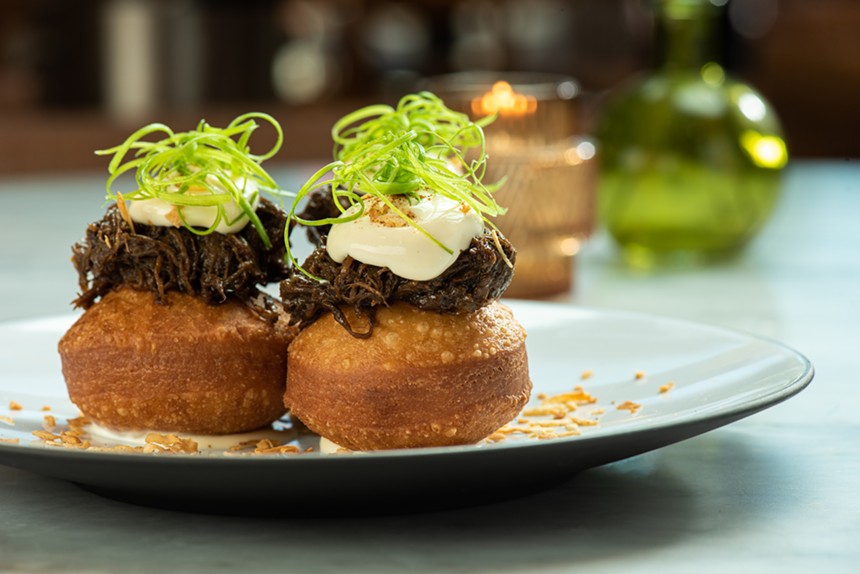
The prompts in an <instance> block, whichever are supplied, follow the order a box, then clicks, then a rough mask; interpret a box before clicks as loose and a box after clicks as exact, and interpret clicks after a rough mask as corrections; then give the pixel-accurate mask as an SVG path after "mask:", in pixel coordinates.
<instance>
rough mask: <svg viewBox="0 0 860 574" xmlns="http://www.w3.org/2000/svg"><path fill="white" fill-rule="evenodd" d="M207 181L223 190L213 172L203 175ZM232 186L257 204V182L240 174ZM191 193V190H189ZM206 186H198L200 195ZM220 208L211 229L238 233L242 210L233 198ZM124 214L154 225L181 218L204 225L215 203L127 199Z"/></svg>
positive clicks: (213, 215)
mask: <svg viewBox="0 0 860 574" xmlns="http://www.w3.org/2000/svg"><path fill="white" fill-rule="evenodd" d="M207 183H209V185H210V186H211V187H212V188H213V189H214V190H216V192H218V193H220V192H223V193H227V190H225V189H224V187H223V185H221V183H220V182H219V181H218V180H217V179H216V178H215V177H213V176H209V177H208V178H207ZM235 183H236V187H238V188H239V189H240V190H243V192H244V195H245V198H246V199H247V200H248V202H249V203H250V204H251V207H252V208H253V209H257V206H258V205H259V204H260V194H259V193H258V191H259V190H258V188H257V184H256V183H254V181H252V180H250V179H245V178H243V177H240V178H237V179H236V180H235ZM189 193H193V192H189ZM208 193H209V191H208V190H201V191H200V192H199V194H200V195H203V194H208ZM221 207H222V208H223V209H224V215H223V216H222V218H221V221H219V222H218V226H217V227H216V228H215V231H217V232H218V233H223V234H230V233H238V232H240V231H242V229H243V228H244V227H245V226H246V225H247V224H248V216H246V215H245V214H244V212H243V211H242V208H241V207H239V205H238V204H237V203H236V202H234V201H228V202H227V203H223V204H221ZM180 209H181V210H182V218H180V217H179V210H180ZM128 214H129V216H130V217H131V219H132V221H134V222H135V223H140V224H143V225H154V226H157V227H181V226H182V219H184V220H185V222H186V223H187V224H188V225H190V226H192V227H201V228H204V229H208V228H210V227H212V224H213V223H215V219H216V218H217V217H218V207H216V206H197V205H186V206H181V207H180V206H176V205H173V204H172V203H169V202H167V201H164V200H163V199H157V198H153V199H141V200H135V201H129V202H128Z"/></svg>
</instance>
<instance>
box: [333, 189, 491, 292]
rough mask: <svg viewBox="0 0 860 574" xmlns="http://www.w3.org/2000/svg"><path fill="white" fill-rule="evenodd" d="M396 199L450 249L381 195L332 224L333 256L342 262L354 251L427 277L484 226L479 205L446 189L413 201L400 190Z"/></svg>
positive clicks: (405, 273)
mask: <svg viewBox="0 0 860 574" xmlns="http://www.w3.org/2000/svg"><path fill="white" fill-rule="evenodd" d="M392 200H393V201H394V203H395V206H396V207H397V208H398V209H399V210H401V211H402V212H404V213H406V214H407V215H408V216H409V217H410V219H412V220H413V221H414V222H415V223H417V224H418V225H420V226H421V227H422V228H423V229H424V230H425V231H426V232H427V233H428V234H430V235H431V236H432V237H435V238H436V239H437V240H438V241H439V242H440V243H442V244H443V245H444V246H445V247H447V248H448V249H450V250H451V251H452V253H448V252H447V251H446V250H444V249H442V248H441V247H439V245H437V244H436V243H434V242H433V241H432V240H431V239H430V238H429V237H427V236H426V235H424V234H423V233H421V232H420V231H419V230H418V229H415V228H414V227H412V226H411V225H409V224H408V223H406V222H405V221H403V219H402V218H401V217H400V216H399V215H397V214H396V213H394V212H393V211H391V210H390V208H388V206H386V205H385V204H384V203H383V202H382V201H381V200H379V199H377V198H374V197H369V198H365V200H364V204H365V213H364V215H362V216H361V217H359V218H358V219H355V220H353V221H347V222H344V223H336V224H334V225H332V227H331V231H330V232H329V234H328V241H327V244H326V249H327V250H328V254H329V256H330V257H331V258H332V259H334V260H335V261H337V262H338V263H341V262H343V260H344V259H346V258H347V256H350V257H352V258H353V259H355V260H356V261H360V262H362V263H366V264H368V265H376V266H378V267H388V268H389V269H391V271H392V273H394V274H395V275H398V276H399V277H403V278H404V279H412V280H415V281H428V280H430V279H434V278H436V277H438V276H439V275H441V274H442V273H443V272H444V271H445V270H446V269H448V267H450V266H451V265H452V264H453V263H454V261H456V260H457V257H459V256H460V252H461V251H463V250H464V249H466V248H467V247H469V244H470V243H471V242H472V239H473V238H474V237H477V236H478V235H480V234H481V232H482V231H483V229H484V222H483V220H482V219H481V217H480V216H479V215H478V214H477V213H475V210H473V209H472V208H470V207H469V206H468V205H466V204H465V203H461V202H458V201H456V200H453V199H450V198H447V197H445V196H443V195H439V194H426V195H422V196H421V198H420V200H419V201H418V202H416V203H415V204H410V203H409V201H408V200H407V199H406V198H405V197H402V196H396V197H394V198H392ZM359 209H360V206H359V205H358V204H356V205H353V206H352V207H350V208H349V209H348V210H347V211H346V212H345V213H344V216H349V215H353V214H355V213H356V212H357V211H358V210H359Z"/></svg>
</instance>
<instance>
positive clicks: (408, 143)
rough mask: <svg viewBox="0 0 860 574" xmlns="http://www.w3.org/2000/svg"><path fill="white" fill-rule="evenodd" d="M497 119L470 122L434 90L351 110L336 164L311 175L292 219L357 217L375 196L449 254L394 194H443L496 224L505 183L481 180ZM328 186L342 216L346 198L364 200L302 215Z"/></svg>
mask: <svg viewBox="0 0 860 574" xmlns="http://www.w3.org/2000/svg"><path fill="white" fill-rule="evenodd" d="M494 119H495V116H489V117H487V118H483V119H481V120H479V121H477V122H473V121H471V120H470V119H469V116H467V115H466V114H464V113H460V112H456V111H454V110H451V109H449V108H448V107H446V106H445V104H444V102H443V101H442V100H441V99H440V98H439V97H438V96H436V95H434V94H432V93H430V92H420V93H417V94H410V95H407V96H404V97H403V98H402V99H401V100H400V102H399V103H398V104H397V106H396V107H391V106H387V105H373V106H368V107H365V108H361V109H359V110H356V111H354V112H352V113H350V114H347V115H346V116H344V117H343V118H341V119H340V120H338V121H337V122H336V123H335V124H334V126H333V127H332V130H331V136H332V140H333V141H334V151H333V155H334V161H333V162H331V163H329V164H328V165H326V166H324V167H323V168H322V169H320V170H319V171H317V172H316V173H315V174H313V175H312V176H311V178H310V179H309V180H308V181H307V182H306V183H305V184H304V185H303V186H302V188H301V189H300V190H299V191H298V193H297V194H296V198H295V201H294V202H293V206H292V209H291V210H290V217H289V218H290V220H292V221H295V222H296V223H299V224H301V225H306V226H322V225H331V224H333V223H345V222H348V221H354V220H355V219H358V218H359V217H361V216H362V215H364V202H363V199H362V198H363V197H372V198H376V199H377V200H379V201H382V202H383V203H384V204H385V205H387V206H388V207H389V209H391V210H392V212H393V213H395V214H396V215H398V216H400V217H401V218H402V219H403V220H404V221H405V222H406V223H407V224H408V225H411V226H412V227H414V228H415V229H417V230H418V231H419V232H421V233H423V234H424V235H425V236H426V237H428V238H429V239H430V240H431V241H433V242H434V243H435V244H436V245H438V246H439V247H440V248H442V249H444V250H446V251H447V252H449V253H451V252H452V251H451V249H450V248H449V247H447V246H446V245H445V244H444V242H443V239H444V238H441V239H440V238H436V237H433V236H432V235H431V234H430V233H428V232H427V231H426V230H425V229H423V228H422V227H421V226H420V225H419V224H417V223H416V222H415V221H413V220H412V219H411V218H409V217H408V216H407V215H406V214H404V213H403V212H402V211H401V210H399V209H397V208H396V206H395V205H394V203H393V202H392V201H391V199H390V197H391V196H394V195H402V196H405V197H407V198H408V199H409V200H410V201H413V202H415V201H418V199H419V196H420V194H422V193H433V194H439V195H443V196H445V197H447V198H449V199H453V200H455V201H457V202H461V203H465V204H466V205H468V206H469V207H470V208H471V209H473V210H474V211H475V213H477V214H479V215H480V216H481V217H482V219H483V220H484V222H485V223H486V224H487V225H489V226H490V227H491V228H495V225H493V223H492V222H491V221H490V220H489V219H488V218H489V217H495V216H498V215H502V214H504V213H505V211H506V210H505V209H504V208H502V207H501V206H499V205H498V204H497V203H496V201H495V199H494V198H493V192H495V191H496V190H497V189H498V188H499V187H500V186H501V185H502V183H503V182H502V181H500V182H497V183H494V184H489V185H488V184H484V183H483V182H482V181H481V180H482V179H483V177H484V174H485V172H486V164H487V149H486V141H485V138H484V130H483V128H484V126H486V125H487V124H489V123H490V122H492V121H493V120H494ZM325 185H331V187H332V195H333V198H334V202H335V205H336V206H337V208H338V210H339V211H340V212H341V213H343V212H345V211H346V210H347V209H349V207H344V206H343V205H342V204H341V202H340V199H341V198H345V199H346V200H347V203H348V205H349V206H350V207H351V206H353V205H355V204H356V203H359V204H361V207H360V208H359V210H358V211H357V212H356V213H353V214H351V215H349V216H341V217H339V218H327V219H320V220H315V221H309V220H306V219H302V218H300V217H298V216H297V215H296V207H297V206H298V203H299V201H300V200H302V199H303V198H304V197H305V196H307V195H308V194H309V193H311V192H313V191H315V190H317V189H319V188H322V187H323V186H325ZM286 243H287V256H288V257H289V259H290V261H291V263H292V264H293V265H294V266H295V267H296V268H297V269H299V270H300V271H301V272H302V273H304V274H305V275H307V276H308V277H311V278H313V279H317V280H319V278H317V277H314V276H313V275H311V274H310V273H308V272H307V271H306V270H305V269H303V268H302V266H301V265H299V263H298V261H296V259H295V257H294V256H293V254H292V251H291V249H290V245H289V242H288V241H287V242H286Z"/></svg>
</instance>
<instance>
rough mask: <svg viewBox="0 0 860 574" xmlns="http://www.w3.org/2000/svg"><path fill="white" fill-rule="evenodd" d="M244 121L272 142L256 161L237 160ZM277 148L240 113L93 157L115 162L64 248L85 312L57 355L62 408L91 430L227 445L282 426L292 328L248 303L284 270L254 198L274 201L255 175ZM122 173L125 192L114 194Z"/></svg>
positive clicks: (274, 225) (269, 308)
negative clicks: (95, 210) (215, 439)
mask: <svg viewBox="0 0 860 574" xmlns="http://www.w3.org/2000/svg"><path fill="white" fill-rule="evenodd" d="M257 120H262V121H265V122H268V123H269V124H271V125H272V126H273V127H274V128H275V130H276V132H277V133H278V135H279V139H278V141H277V142H276V144H275V146H274V147H273V148H272V150H270V152H269V153H267V154H263V155H251V154H250V151H249V148H248V139H249V138H250V137H251V134H252V133H253V132H254V131H255V130H256V129H257V127H258V124H257ZM153 134H161V136H162V139H160V140H158V141H149V140H147V141H141V140H142V138H145V137H149V136H151V135H153ZM281 136H282V132H281V128H280V126H279V125H278V124H277V122H276V121H275V120H274V119H273V118H271V117H269V116H266V115H265V114H259V113H250V114H244V115H242V116H239V117H238V118H236V119H235V120H233V122H231V123H230V124H229V125H228V126H227V128H224V129H221V128H216V127H214V126H210V125H208V124H206V123H205V122H201V123H200V124H199V125H198V126H197V128H196V129H195V130H191V131H189V132H182V133H175V132H173V131H172V130H171V129H170V128H168V127H167V126H164V125H162V124H151V125H149V126H146V127H144V128H142V129H140V130H138V131H136V132H135V133H134V134H132V135H131V136H129V138H128V139H127V140H126V141H125V142H124V143H123V144H121V145H119V146H117V147H115V148H111V149H109V150H104V151H101V152H97V153H99V154H102V155H113V156H114V157H113V159H112V161H111V162H110V165H109V167H108V171H109V172H110V174H111V177H110V178H109V179H108V184H107V190H108V197H109V198H110V199H112V200H114V203H112V204H111V205H110V206H109V207H108V208H107V210H106V212H105V214H104V217H102V218H101V219H100V220H98V221H96V222H93V223H92V224H90V225H89V226H88V227H87V230H86V234H85V236H84V238H83V239H82V240H81V241H79V242H78V243H76V244H75V245H74V246H73V247H72V263H73V264H74V266H75V268H76V270H77V272H78V284H79V287H80V290H81V292H80V295H79V296H78V297H77V299H76V300H75V301H74V305H75V306H76V307H80V308H82V309H84V314H83V315H82V316H81V318H80V319H79V320H78V321H77V322H76V323H75V324H74V325H73V326H72V327H71V329H69V331H68V332H67V333H66V334H65V336H64V337H63V338H62V340H61V341H60V344H59V352H60V357H61V359H62V366H63V375H64V376H65V378H66V384H67V386H68V390H69V396H70V397H71V399H72V401H73V402H74V403H75V404H76V405H78V407H79V408H80V409H81V411H82V412H83V413H84V414H85V415H87V416H88V417H90V418H91V419H93V420H94V421H95V422H97V423H100V424H102V425H104V426H107V427H111V428H113V429H115V430H120V431H130V430H140V431H142V430H154V431H162V432H184V433H196V434H230V433H238V432H243V431H249V430H254V429H257V428H260V427H263V426H265V425H267V424H270V423H272V422H273V421H275V420H277V419H278V418H279V417H280V416H282V415H283V414H284V412H285V409H284V406H283V400H282V397H283V393H284V387H285V380H286V368H287V365H286V362H287V359H286V352H287V346H288V345H289V343H290V341H291V340H292V338H293V336H294V334H295V331H296V329H295V328H291V327H289V326H288V325H287V323H288V319H287V317H286V315H285V313H284V310H283V307H282V306H281V305H280V303H279V302H278V301H276V300H274V299H273V298H271V297H268V296H265V295H263V294H261V292H260V291H259V286H260V285H265V284H267V283H272V282H275V281H279V280H281V279H283V278H284V277H286V275H287V271H288V265H287V263H286V262H285V261H284V255H285V250H286V246H285V244H284V234H285V232H286V224H287V219H286V214H285V213H284V212H283V210H281V209H280V208H278V207H277V206H276V205H275V204H274V203H272V202H271V201H268V200H266V199H265V198H263V197H261V195H260V193H261V191H263V190H268V192H269V193H272V192H273V191H274V190H276V189H277V184H276V183H275V181H274V180H272V178H271V177H270V176H269V175H268V174H266V173H265V171H263V170H262V168H261V167H260V166H259V164H260V163H261V162H262V161H263V160H264V159H266V158H268V157H270V156H271V155H274V153H275V152H277V150H278V148H279V147H280V144H281V141H282V137H281ZM132 150H135V151H133V152H132ZM180 152H181V153H180ZM123 162H125V163H123ZM132 169H136V177H135V180H134V181H135V183H136V184H138V186H139V187H138V189H136V190H132V191H126V192H120V191H116V192H114V191H113V186H114V185H115V184H116V185H118V180H117V177H118V176H119V175H120V174H123V173H126V172H127V171H129V170H132Z"/></svg>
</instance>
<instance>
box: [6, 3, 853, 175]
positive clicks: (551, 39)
mask: <svg viewBox="0 0 860 574" xmlns="http://www.w3.org/2000/svg"><path fill="white" fill-rule="evenodd" d="M713 3H715V4H719V5H725V6H724V9H723V10H721V11H720V16H719V22H718V26H717V31H718V33H717V37H716V39H715V41H714V42H713V43H714V49H715V50H717V52H718V54H717V55H718V59H719V60H720V61H721V62H722V63H723V64H724V67H725V68H726V69H727V71H728V72H729V73H731V74H733V75H734V76H736V77H739V78H741V79H743V80H745V81H747V82H749V83H750V84H751V85H753V86H755V87H756V88H757V89H758V90H759V91H760V92H761V93H762V94H763V95H764V96H765V97H766V98H767V99H769V100H770V102H771V103H772V104H773V108H774V109H775V110H776V112H777V113H778V115H779V116H780V118H781V119H782V123H783V127H784V130H785V134H786V140H787V142H788V145H789V148H790V150H791V153H792V157H793V158H802V157H819V158H820V157H828V158H856V157H858V156H860V137H858V135H857V128H860V105H858V102H860V2H858V1H857V0H818V1H816V2H809V1H804V0H732V1H729V2H726V1H725V0H714V2H713ZM659 44H660V37H659V34H657V33H656V31H655V22H654V16H653V13H652V11H651V10H650V7H649V4H648V3H647V2H646V1H644V0H504V1H493V2H491V1H489V0H414V1H410V2H405V1H404V2H398V1H393V0H257V1H255V2H239V1H228V0H92V1H79V2H66V1H62V0H4V1H3V2H2V3H0V174H12V173H28V172H52V171H60V170H64V171H68V170H88V169H103V168H104V167H105V166H104V160H103V159H101V158H97V157H95V156H94V155H93V153H92V150H94V149H97V148H102V147H106V146H110V145H113V144H116V143H118V142H120V141H121V140H122V139H124V138H125V136H126V135H127V134H128V133H129V132H130V130H131V128H134V127H137V126H139V125H141V124H142V123H146V122H150V121H156V120H157V121H161V122H165V123H168V124H170V125H171V126H173V127H174V128H177V129H189V128H191V127H193V126H194V124H195V123H196V122H197V120H199V119H200V118H201V117H205V118H206V119H207V120H208V121H209V122H210V123H213V124H216V125H219V124H220V123H222V122H227V121H229V120H230V119H231V118H233V117H234V116H236V115H237V114H239V113H241V112H244V111H248V110H259V111H266V112H269V113H271V114H273V115H274V116H275V117H276V118H277V119H278V120H279V121H281V123H282V124H283V125H284V127H285V130H286V132H287V138H288V139H287V142H286V145H285V149H284V151H283V152H282V153H281V154H280V156H279V157H280V158H281V159H282V160H316V159H325V158H327V157H329V156H330V154H331V146H330V143H329V142H330V139H329V133H328V128H329V126H331V124H332V123H333V121H334V120H335V119H337V118H338V117H340V116H341V115H342V114H343V113H345V112H347V111H350V110H352V109H354V108H355V107H357V106H359V105H363V104H366V103H371V102H378V101H390V102H395V101H396V100H397V99H398V97H399V96H400V95H402V94H403V93H405V92H408V91H413V90H414V89H415V88H416V86H418V85H420V81H421V80H422V78H426V77H430V76H436V75H439V74H444V73H450V72H460V71H469V70H489V71H497V72H503V71H514V70H516V71H534V72H552V73H560V74H565V75H569V76H572V77H574V78H576V79H577V80H578V82H579V84H580V87H581V90H582V97H581V101H582V109H583V111H584V114H583V125H584V129H585V131H589V129H590V126H591V125H593V122H594V121H595V118H596V117H597V115H598V114H599V112H600V109H601V104H602V103H603V102H604V101H605V98H606V94H607V93H609V92H610V91H611V90H612V89H613V88H616V87H617V86H619V85H620V84H622V83H623V82H624V81H625V80H627V79H628V78H630V77H631V76H634V75H635V74H637V73H638V72H642V71H645V70H648V69H651V68H653V67H654V66H656V65H657V63H658V62H657V61H656V60H657V54H658V53H659ZM263 139H265V136H263V135H262V134H261V140H263ZM264 144H265V142H264V141H261V142H260V145H261V146H262V145H264Z"/></svg>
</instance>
